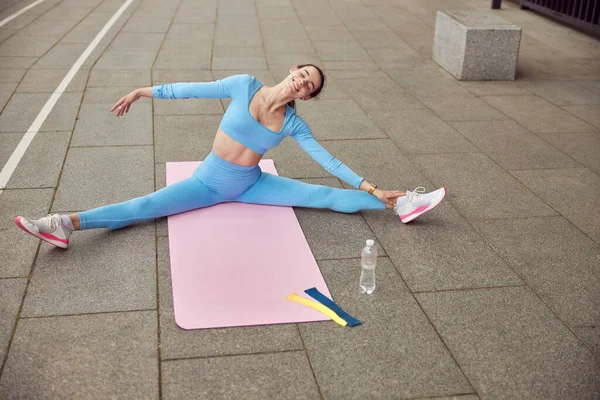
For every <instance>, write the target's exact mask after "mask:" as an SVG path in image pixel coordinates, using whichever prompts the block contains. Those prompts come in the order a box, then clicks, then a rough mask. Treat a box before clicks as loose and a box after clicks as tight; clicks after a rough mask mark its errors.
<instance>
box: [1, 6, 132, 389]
mask: <svg viewBox="0 0 600 400" xmlns="http://www.w3.org/2000/svg"><path fill="white" fill-rule="evenodd" d="M63 1H65V0H63ZM63 1H61V2H60V3H58V4H57V5H56V6H58V5H59V4H61V3H62V2H63ZM102 3H103V2H100V3H99V4H98V5H97V6H96V7H94V8H93V9H92V11H90V13H91V12H93V11H94V10H96V8H98V7H100V5H102ZM140 4H141V3H140ZM56 6H55V7H56ZM138 7H139V5H138ZM136 10H137V9H136ZM49 11H50V10H48V12H49ZM90 13H88V14H86V16H85V17H84V18H82V20H81V21H79V22H78V23H77V24H75V26H74V27H73V28H72V29H74V28H75V27H76V26H77V25H79V24H80V23H81V22H82V21H83V20H84V19H85V18H87V17H88V16H89V14H90ZM42 15H45V13H44V14H42ZM132 15H133V13H132V14H131V15H130V16H129V18H131V16H132ZM129 18H128V20H129ZM36 19H37V18H36ZM123 25H125V24H123ZM121 29H123V27H121ZM69 32H71V30H69V31H68V32H67V33H65V34H64V35H63V36H61V38H60V39H58V41H60V40H62V38H63V37H64V36H65V35H67V34H68V33H69ZM119 32H120V31H119ZM115 37H116V36H115ZM113 40H114V38H113ZM58 41H57V43H58ZM111 43H112V41H111ZM109 45H110V44H109ZM54 46H56V43H55V44H54ZM54 46H52V48H54ZM107 48H108V46H107ZM48 51H50V50H48ZM103 53H104V52H103ZM45 54H47V52H46V53H44V55H45ZM42 57H43V56H42ZM40 59H41V57H40ZM38 61H39V59H38ZM36 62H37V61H36ZM94 64H95V63H94ZM33 65H35V63H34V64H33ZM33 65H32V66H33ZM30 68H31V67H29V68H28V69H27V71H29V69H30ZM91 69H92V68H90V71H91ZM21 80H22V78H21ZM88 80H89V73H88ZM86 85H87V81H86ZM84 92H85V90H84ZM13 94H14V92H13ZM11 97H12V95H11ZM81 100H83V93H82V96H81ZM81 100H80V101H81ZM7 104H8V102H7ZM79 110H81V102H80V105H79ZM79 110H78V112H77V116H76V119H75V120H77V118H78V117H79ZM1 112H2V111H0V114H1ZM74 131H75V127H73V130H72V131H71V137H70V138H69V144H68V145H67V152H66V153H65V157H64V159H63V166H62V168H61V169H60V172H59V176H58V180H57V183H56V188H58V186H59V183H60V178H61V176H62V172H63V169H64V163H65V161H66V157H67V154H68V149H69V147H70V144H71V140H72V138H73V132H74ZM56 188H55V189H54V193H53V194H52V199H51V200H50V206H49V210H51V209H52V205H53V204H54V200H55V198H56V192H57V189H56ZM40 249H41V241H40V243H39V244H38V246H37V248H36V250H35V252H34V257H33V260H32V264H31V268H30V272H29V275H28V276H27V284H26V285H25V290H24V292H23V297H22V298H21V304H20V305H19V310H18V312H17V315H16V322H15V325H14V327H13V329H12V332H11V335H10V339H9V342H8V345H7V347H6V353H5V355H4V359H3V360H2V364H1V365H0V377H1V376H2V373H3V371H4V367H5V365H6V361H7V360H8V355H9V353H10V349H11V346H12V341H13V338H14V336H15V333H16V331H17V328H18V323H19V320H20V319H21V318H22V317H21V313H22V310H23V305H24V304H25V298H26V296H27V291H28V289H29V284H30V282H31V279H32V276H33V272H34V270H35V264H36V262H37V258H38V256H39V251H40Z"/></svg>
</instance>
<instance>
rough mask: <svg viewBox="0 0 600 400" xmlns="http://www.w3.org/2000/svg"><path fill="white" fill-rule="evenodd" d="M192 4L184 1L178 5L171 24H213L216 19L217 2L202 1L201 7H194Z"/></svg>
mask: <svg viewBox="0 0 600 400" xmlns="http://www.w3.org/2000/svg"><path fill="white" fill-rule="evenodd" d="M193 6H194V5H193V4H188V3H184V4H182V5H181V6H180V7H179V10H178V11H177V14H176V15H175V18H173V24H214V22H215V20H216V12H217V3H216V2H203V3H202V9H201V10H198V9H194V8H193Z"/></svg>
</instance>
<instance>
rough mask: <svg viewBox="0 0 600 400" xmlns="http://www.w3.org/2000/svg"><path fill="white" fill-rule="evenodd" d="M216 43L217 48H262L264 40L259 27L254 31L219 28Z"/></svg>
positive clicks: (216, 33)
mask: <svg viewBox="0 0 600 400" xmlns="http://www.w3.org/2000/svg"><path fill="white" fill-rule="evenodd" d="M214 43H215V45H217V46H250V47H259V46H262V39H261V37H260V32H259V30H258V27H257V28H255V29H252V30H233V29H230V28H220V29H219V28H217V30H216V31H215V41H214Z"/></svg>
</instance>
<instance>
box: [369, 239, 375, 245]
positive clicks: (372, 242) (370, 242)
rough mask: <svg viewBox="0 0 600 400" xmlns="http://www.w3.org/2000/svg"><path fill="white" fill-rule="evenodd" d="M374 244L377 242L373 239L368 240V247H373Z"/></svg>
mask: <svg viewBox="0 0 600 400" xmlns="http://www.w3.org/2000/svg"><path fill="white" fill-rule="evenodd" d="M374 244H375V241H374V240H373V239H368V240H367V246H373V245H374Z"/></svg>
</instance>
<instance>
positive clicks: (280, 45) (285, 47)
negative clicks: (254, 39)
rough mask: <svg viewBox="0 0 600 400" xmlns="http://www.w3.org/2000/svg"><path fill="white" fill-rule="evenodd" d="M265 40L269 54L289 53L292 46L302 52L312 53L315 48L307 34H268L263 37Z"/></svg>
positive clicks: (266, 50)
mask: <svg viewBox="0 0 600 400" xmlns="http://www.w3.org/2000/svg"><path fill="white" fill-rule="evenodd" d="M263 42H264V46H265V52H266V53H267V54H271V53H275V54H276V53H287V52H289V50H290V48H292V49H294V50H296V51H298V52H301V53H310V52H313V51H314V50H315V49H314V48H313V45H312V43H311V41H310V40H309V39H308V37H307V36H306V35H295V36H289V35H287V36H266V37H263Z"/></svg>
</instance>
